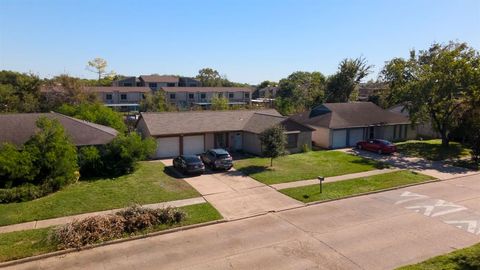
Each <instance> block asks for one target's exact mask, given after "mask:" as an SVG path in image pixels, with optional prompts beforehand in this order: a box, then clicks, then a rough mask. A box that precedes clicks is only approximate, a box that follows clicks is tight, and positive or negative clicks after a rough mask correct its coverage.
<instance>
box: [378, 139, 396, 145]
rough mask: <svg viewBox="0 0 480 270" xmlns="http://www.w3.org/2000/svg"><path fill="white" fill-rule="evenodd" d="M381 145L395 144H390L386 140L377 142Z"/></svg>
mask: <svg viewBox="0 0 480 270" xmlns="http://www.w3.org/2000/svg"><path fill="white" fill-rule="evenodd" d="M377 141H378V142H379V143H381V144H383V145H393V143H391V142H389V141H386V140H377Z"/></svg>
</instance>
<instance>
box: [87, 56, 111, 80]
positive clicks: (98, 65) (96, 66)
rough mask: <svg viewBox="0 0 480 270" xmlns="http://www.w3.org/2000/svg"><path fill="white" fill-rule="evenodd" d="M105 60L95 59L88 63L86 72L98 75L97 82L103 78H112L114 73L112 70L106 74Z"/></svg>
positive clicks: (106, 64)
mask: <svg viewBox="0 0 480 270" xmlns="http://www.w3.org/2000/svg"><path fill="white" fill-rule="evenodd" d="M107 66H108V63H107V60H105V59H103V58H100V57H97V58H94V59H93V60H90V61H88V65H87V70H89V71H91V72H94V73H96V74H98V80H99V81H100V80H101V79H102V77H104V76H107V75H108V76H113V75H115V72H114V71H113V70H112V71H110V72H107Z"/></svg>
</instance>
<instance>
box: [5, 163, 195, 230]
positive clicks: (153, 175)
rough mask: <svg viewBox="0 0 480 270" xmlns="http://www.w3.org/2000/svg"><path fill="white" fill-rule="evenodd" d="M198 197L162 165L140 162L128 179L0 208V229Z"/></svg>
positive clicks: (74, 187)
mask: <svg viewBox="0 0 480 270" xmlns="http://www.w3.org/2000/svg"><path fill="white" fill-rule="evenodd" d="M197 196H200V195H199V194H198V192H197V191H196V190H194V189H193V188H192V187H191V186H190V185H189V184H188V183H186V182H185V181H183V180H179V179H175V178H172V177H170V176H168V175H167V174H165V173H164V165H163V164H162V163H160V162H140V163H139V168H138V169H137V170H136V171H135V172H134V173H132V174H130V175H125V176H121V177H118V178H114V179H100V180H96V181H79V182H78V183H75V184H73V185H70V186H68V187H66V188H64V189H62V190H60V191H58V192H56V193H53V194H50V195H48V196H46V197H43V198H40V199H37V200H33V201H29V202H22V203H10V204H0V226H3V225H8V224H14V223H21V222H26V221H32V220H40V219H48V218H54V217H61V216H68V215H74V214H80V213H86V212H94V211H101V210H107V209H114V208H122V207H126V206H129V205H131V204H133V203H138V204H149V203H157V202H165V201H172V200H180V199H186V198H192V197H197Z"/></svg>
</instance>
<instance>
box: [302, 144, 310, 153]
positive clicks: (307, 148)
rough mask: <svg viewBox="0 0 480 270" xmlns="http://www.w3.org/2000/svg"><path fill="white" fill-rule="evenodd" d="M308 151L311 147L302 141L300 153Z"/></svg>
mask: <svg viewBox="0 0 480 270" xmlns="http://www.w3.org/2000/svg"><path fill="white" fill-rule="evenodd" d="M310 151H312V149H311V148H310V147H309V146H308V145H307V144H306V143H304V144H303V145H302V153H307V152H310Z"/></svg>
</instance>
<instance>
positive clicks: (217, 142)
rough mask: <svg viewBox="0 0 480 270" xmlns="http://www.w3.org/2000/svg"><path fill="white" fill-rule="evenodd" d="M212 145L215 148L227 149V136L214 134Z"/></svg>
mask: <svg viewBox="0 0 480 270" xmlns="http://www.w3.org/2000/svg"><path fill="white" fill-rule="evenodd" d="M213 145H214V146H215V148H223V149H225V148H227V134H226V133H215V135H214V137H213Z"/></svg>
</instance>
